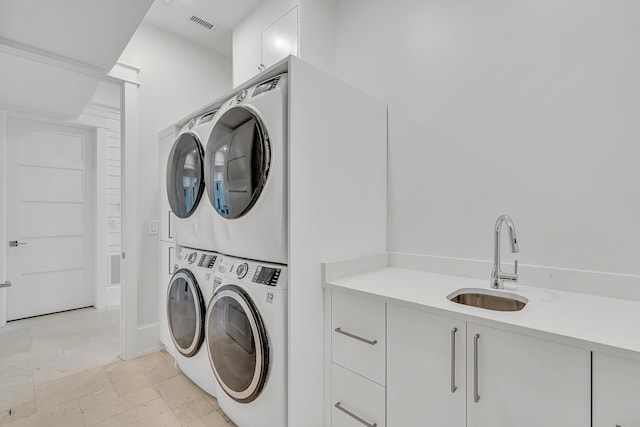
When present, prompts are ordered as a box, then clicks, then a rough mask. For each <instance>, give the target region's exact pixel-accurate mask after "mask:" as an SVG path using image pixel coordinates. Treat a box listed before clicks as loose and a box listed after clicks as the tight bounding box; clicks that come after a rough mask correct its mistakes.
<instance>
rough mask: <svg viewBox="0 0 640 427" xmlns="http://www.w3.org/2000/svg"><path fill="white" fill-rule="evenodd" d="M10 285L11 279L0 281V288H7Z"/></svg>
mask: <svg viewBox="0 0 640 427" xmlns="http://www.w3.org/2000/svg"><path fill="white" fill-rule="evenodd" d="M9 286H11V280H7V281H5V282H4V283H0V288H8V287H9Z"/></svg>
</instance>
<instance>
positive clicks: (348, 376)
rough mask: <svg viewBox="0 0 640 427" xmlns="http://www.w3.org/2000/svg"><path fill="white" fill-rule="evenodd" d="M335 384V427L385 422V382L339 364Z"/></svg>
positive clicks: (334, 372)
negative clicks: (364, 376) (366, 376)
mask: <svg viewBox="0 0 640 427" xmlns="http://www.w3.org/2000/svg"><path fill="white" fill-rule="evenodd" d="M331 384H332V389H331V405H332V409H331V427H373V426H376V427H384V426H385V389H384V387H383V386H381V385H380V384H376V383H374V382H373V381H369V380H367V379H366V378H363V377H361V376H360V375H358V374H354V373H353V372H351V371H349V370H347V369H345V368H343V367H341V366H338V365H336V364H332V365H331Z"/></svg>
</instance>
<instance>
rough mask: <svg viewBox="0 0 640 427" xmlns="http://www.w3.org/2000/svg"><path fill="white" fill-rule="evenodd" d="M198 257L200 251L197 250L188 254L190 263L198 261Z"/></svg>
mask: <svg viewBox="0 0 640 427" xmlns="http://www.w3.org/2000/svg"><path fill="white" fill-rule="evenodd" d="M196 258H198V253H197V252H191V253H190V254H189V255H188V256H187V261H188V262H189V264H193V263H194V262H195V261H196Z"/></svg>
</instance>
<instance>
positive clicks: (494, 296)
mask: <svg viewBox="0 0 640 427" xmlns="http://www.w3.org/2000/svg"><path fill="white" fill-rule="evenodd" d="M447 298H448V299H449V300H450V301H453V302H456V303H458V304H464V305H471V306H474V307H480V308H486V309H487V310H495V311H520V310H522V309H523V308H524V306H525V305H527V303H528V302H529V300H528V299H526V298H525V297H522V296H520V295H515V294H510V293H508V292H497V291H493V290H491V289H471V288H468V289H458V290H457V291H455V292H454V293H452V294H451V295H449V296H447Z"/></svg>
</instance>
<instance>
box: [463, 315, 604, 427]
mask: <svg viewBox="0 0 640 427" xmlns="http://www.w3.org/2000/svg"><path fill="white" fill-rule="evenodd" d="M590 369H591V355H590V352H589V351H587V350H583V349H578V348H575V347H570V346H567V345H563V344H558V343H553V342H550V341H545V340H541V339H537V338H531V337H527V336H524V335H520V334H514V333H510V332H505V331H501V330H496V329H492V328H488V327H483V326H478V325H474V324H471V323H468V324H467V396H468V403H467V425H468V427H512V426H518V427H540V426H545V427H556V426H557V427H585V426H588V425H590V423H591V412H590V410H591V401H590V399H591V376H590Z"/></svg>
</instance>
